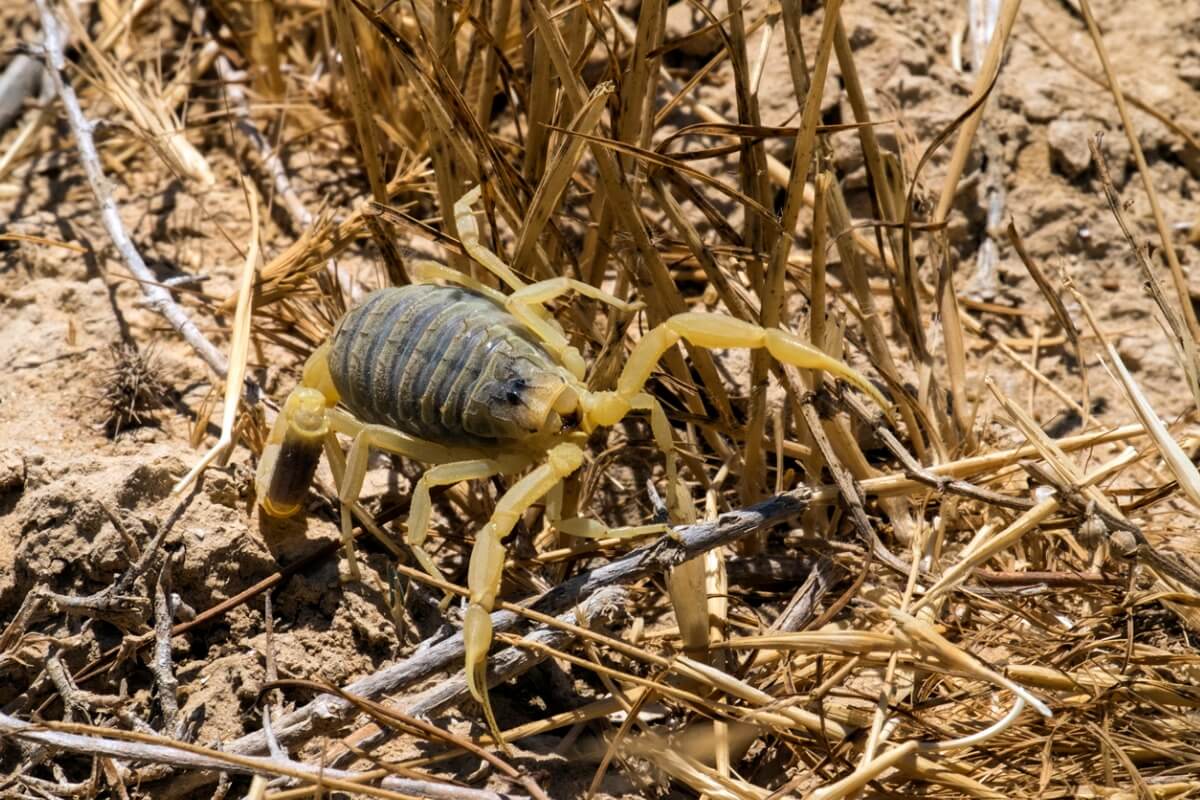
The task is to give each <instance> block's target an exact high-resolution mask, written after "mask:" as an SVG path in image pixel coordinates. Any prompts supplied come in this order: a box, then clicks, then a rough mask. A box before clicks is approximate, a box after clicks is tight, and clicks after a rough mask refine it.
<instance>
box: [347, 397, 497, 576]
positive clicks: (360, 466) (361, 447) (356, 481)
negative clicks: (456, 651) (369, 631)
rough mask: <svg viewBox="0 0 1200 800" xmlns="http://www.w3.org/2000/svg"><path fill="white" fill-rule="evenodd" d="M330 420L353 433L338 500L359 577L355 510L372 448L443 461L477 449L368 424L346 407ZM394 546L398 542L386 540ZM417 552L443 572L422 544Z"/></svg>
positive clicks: (426, 565)
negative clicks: (454, 447)
mask: <svg viewBox="0 0 1200 800" xmlns="http://www.w3.org/2000/svg"><path fill="white" fill-rule="evenodd" d="M329 419H330V424H331V425H332V426H333V428H334V430H336V431H338V432H339V433H343V434H347V435H350V436H353V437H354V439H353V441H352V442H351V444H350V451H349V452H348V453H347V454H346V461H345V467H344V468H343V470H342V476H341V480H340V481H339V485H338V500H339V501H340V502H341V506H342V510H341V523H342V524H341V527H342V544H343V546H344V547H345V549H346V559H347V561H348V563H349V568H350V576H351V577H352V578H353V579H354V580H359V578H360V573H359V571H358V559H357V558H356V557H355V553H354V530H353V527H354V526H353V521H352V515H353V514H359V515H360V516H361V514H362V513H363V512H362V510H361V508H359V506H358V495H359V492H361V491H362V484H363V479H364V478H365V477H366V474H367V462H368V458H369V457H370V454H371V449H372V448H374V449H377V450H383V451H385V452H388V453H395V454H396V455H400V456H404V457H405V458H411V459H413V460H414V461H422V462H425V463H428V464H440V463H447V462H452V461H460V460H462V459H464V458H469V457H471V456H472V455H475V454H474V453H468V452H466V451H459V450H452V449H450V448H447V447H442V446H441V445H437V444H434V443H432V442H426V441H424V440H423V439H418V438H416V437H415V436H409V435H408V434H406V433H402V432H400V431H398V430H395V429H394V428H389V427H387V426H386V425H366V424H363V423H361V422H359V421H358V420H356V419H354V418H353V417H351V416H350V415H349V414H346V413H345V412H342V411H336V410H333V411H330V412H329ZM383 543H384V544H385V545H387V546H388V547H389V548H391V549H395V545H394V544H393V543H392V542H390V541H386V540H385V541H384V542H383ZM412 553H413V556H414V557H415V558H416V559H417V562H418V563H419V564H420V565H421V567H422V568H423V569H424V570H425V571H426V572H428V573H429V574H430V575H433V576H434V577H437V578H441V577H442V575H441V573H440V572H439V571H438V569H437V567H436V566H435V565H434V563H433V560H432V559H431V558H430V557H429V555H428V554H427V553H426V552H425V551H424V550H423V549H421V548H418V547H414V548H412Z"/></svg>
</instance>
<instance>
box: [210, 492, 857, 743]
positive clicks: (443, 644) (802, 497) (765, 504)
mask: <svg viewBox="0 0 1200 800" xmlns="http://www.w3.org/2000/svg"><path fill="white" fill-rule="evenodd" d="M836 497H837V493H836V491H832V490H818V491H817V492H814V491H813V490H811V489H808V488H800V489H795V490H793V491H790V492H786V493H784V494H780V495H775V496H774V497H770V498H768V499H766V500H764V501H762V502H761V503H756V504H754V505H752V506H749V507H748V508H744V509H739V510H737V511H730V512H728V513H725V514H722V515H721V516H719V517H718V518H717V519H716V520H714V521H712V522H704V523H701V524H698V525H688V526H686V527H682V528H677V529H675V530H674V531H673V532H672V533H671V534H669V535H668V536H664V537H663V538H662V539H659V540H658V541H656V542H654V543H653V544H649V545H646V546H644V547H639V548H637V549H636V550H633V551H631V552H629V553H627V554H626V555H625V556H623V557H621V558H619V559H617V560H616V561H613V562H611V563H609V564H605V565H603V566H601V567H597V568H596V569H593V570H590V571H588V572H584V573H581V574H579V575H576V576H575V577H574V578H572V579H570V580H568V581H564V582H563V583H561V584H559V585H558V586H556V587H555V588H553V589H551V590H550V591H548V592H546V593H545V594H543V595H542V596H541V597H540V598H537V599H536V600H535V601H534V602H533V603H532V604H531V607H532V608H533V609H534V610H536V611H539V612H541V613H543V614H555V613H561V612H562V611H564V610H566V609H570V608H573V607H575V606H576V605H579V604H581V603H584V602H587V600H588V598H590V597H592V595H594V594H595V593H597V592H599V591H600V590H602V589H604V588H605V587H609V586H613V585H621V584H628V583H632V582H633V581H636V580H639V579H641V578H644V577H646V576H649V575H655V574H661V573H663V572H665V571H666V570H668V569H670V568H671V567H673V566H675V565H677V564H682V563H683V562H684V561H687V560H688V559H690V558H695V557H696V556H698V555H700V554H701V553H705V552H707V551H709V550H712V549H714V548H717V547H721V546H722V545H725V544H730V543H732V542H735V541H737V540H738V539H741V538H743V537H745V536H749V535H750V534H752V533H756V532H758V531H762V530H766V529H767V528H769V527H770V526H772V525H775V524H778V523H780V522H784V521H786V520H788V519H791V518H792V517H795V516H797V515H798V514H802V513H803V512H804V510H805V509H806V508H808V506H809V504H810V503H812V502H814V501H817V502H820V501H823V502H830V501H832V500H834V499H835V498H836ZM504 605H508V604H504ZM519 621H520V617H519V616H518V615H517V614H516V613H515V612H513V611H506V610H504V611H497V612H494V613H493V614H492V627H493V629H494V630H495V631H496V632H497V633H502V632H506V631H511V630H512V629H513V628H515V627H516V625H517V623H518V622H519ZM462 658H463V637H462V633H455V634H453V635H451V636H448V637H446V638H444V639H442V640H440V641H436V642H432V643H430V644H429V645H428V646H426V647H422V648H421V649H420V650H418V651H417V652H416V653H415V654H414V655H412V656H410V657H409V658H406V659H403V660H402V661H399V662H397V663H395V664H393V665H391V666H390V667H386V668H384V669H382V670H380V671H379V672H376V673H373V674H371V675H368V676H366V677H364V678H360V679H359V680H357V681H354V682H353V683H351V684H349V685H347V686H346V687H345V691H346V692H347V693H349V694H352V695H356V696H358V697H362V698H370V699H373V698H377V697H381V696H383V695H385V694H389V693H392V692H396V691H398V690H400V689H403V688H405V687H407V686H412V685H413V684H415V683H417V682H419V681H422V680H425V679H426V678H428V677H430V676H432V675H435V674H437V673H439V672H442V671H443V670H445V669H447V668H449V667H451V666H452V665H454V666H458V664H459V663H461V661H462ZM355 713H357V710H356V709H355V708H354V706H353V705H351V704H350V703H349V702H347V701H345V700H342V699H341V698H337V697H332V696H328V695H322V696H321V697H318V698H316V699H314V700H313V701H312V702H310V703H308V704H306V705H304V706H302V707H300V708H298V709H296V710H295V711H293V712H291V713H290V714H287V715H285V716H284V717H282V718H280V719H278V720H276V721H275V734H276V736H277V737H278V739H279V741H280V742H282V743H284V744H287V743H288V742H294V741H298V740H301V739H307V738H309V737H311V736H313V735H316V734H318V733H321V732H325V731H328V730H332V729H335V728H337V727H339V726H341V725H342V724H344V723H345V722H346V720H348V719H350V718H351V717H352V716H353V715H354V714H355ZM224 749H225V752H229V753H239V754H253V753H265V752H267V740H266V736H265V735H264V734H263V732H262V731H258V732H255V733H251V734H248V735H246V736H243V737H242V738H240V739H237V740H235V741H233V742H230V743H229V745H228V746H227V747H225V748H224Z"/></svg>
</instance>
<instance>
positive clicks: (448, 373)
mask: <svg viewBox="0 0 1200 800" xmlns="http://www.w3.org/2000/svg"><path fill="white" fill-rule="evenodd" d="M479 196H480V190H479V187H476V188H475V189H473V190H471V191H470V192H468V193H467V194H466V195H464V196H463V197H462V199H460V200H459V201H458V202H457V203H456V204H455V207H454V213H455V220H456V222H457V227H458V232H459V236H460V238H461V240H462V244H463V246H464V248H465V250H466V251H467V253H468V254H469V255H470V257H471V258H473V259H474V260H475V261H476V262H478V263H479V264H480V265H482V266H483V267H484V268H486V269H487V270H488V271H490V272H491V273H492V274H493V275H495V276H496V277H497V278H498V279H499V280H500V281H501V282H502V283H504V284H505V285H506V286H508V287H509V289H510V290H511V294H508V295H504V294H502V293H501V292H498V291H496V290H494V289H491V288H489V287H487V286H484V285H483V284H481V283H479V282H478V281H475V280H473V279H472V278H470V277H468V276H466V275H464V274H462V273H460V272H458V271H457V270H452V269H450V268H448V267H445V266H442V265H439V264H436V263H433V262H421V263H419V264H417V265H415V268H414V270H413V271H414V274H415V277H416V278H417V279H418V281H419V282H418V283H416V284H414V285H411V286H406V287H403V288H386V289H379V290H377V291H374V292H372V293H371V294H370V295H368V296H367V297H366V298H365V299H364V301H363V302H362V303H361V304H360V305H359V306H357V307H356V308H354V309H352V310H350V311H349V312H347V313H346V315H345V316H344V317H343V318H342V319H341V321H340V322H339V323H338V325H337V328H336V329H335V330H334V332H333V335H332V336H331V337H330V338H329V340H328V341H326V342H325V343H324V344H322V345H321V346H320V347H318V348H317V350H316V351H314V352H313V354H312V355H311V356H310V357H309V359H308V361H307V362H306V364H305V366H304V372H303V378H302V379H301V382H300V385H299V386H297V387H296V388H295V389H293V390H292V392H291V393H290V394H289V395H288V397H287V400H286V401H285V403H284V404H283V408H282V411H281V413H280V414H279V417H278V419H277V420H276V422H275V425H274V427H273V428H272V430H271V434H270V437H269V438H268V440H267V444H266V447H265V449H264V451H263V455H262V459H261V461H260V463H259V468H258V474H257V492H258V502H259V504H260V505H261V506H262V508H263V510H264V511H265V512H266V513H267V514H270V515H272V516H275V517H286V516H290V515H292V514H295V513H296V512H297V511H299V510H300V509H301V508H302V506H303V504H304V499H305V497H306V495H307V492H308V486H309V483H310V482H311V480H312V476H313V473H314V472H315V470H316V467H317V463H318V461H319V459H320V456H321V453H322V451H324V452H326V453H328V458H329V460H330V462H331V465H334V466H335V468H334V473H335V477H336V478H337V483H338V486H337V488H338V497H339V500H340V502H341V527H342V537H343V540H344V542H345V546H346V549H347V557H348V559H349V564H350V570H351V573H352V576H354V577H357V574H358V570H357V565H356V562H355V559H354V554H353V549H352V541H353V535H352V521H351V511H352V509H354V508H355V507H356V506H357V500H358V495H359V492H360V490H361V488H362V483H363V478H364V475H365V473H366V469H367V463H368V455H369V453H370V451H371V450H372V449H378V450H382V451H385V452H388V453H395V454H397V455H400V456H404V457H406V458H410V459H413V460H415V461H419V462H424V463H427V464H430V465H433V466H431V467H430V469H428V471H426V472H425V473H424V475H423V476H422V477H421V479H420V480H419V481H418V483H417V485H416V488H415V489H414V491H413V496H412V504H411V508H410V510H409V515H408V521H407V525H406V531H405V541H406V542H407V544H408V546H409V547H410V548H411V549H412V552H413V554H414V556H415V557H416V558H417V560H418V561H419V563H420V564H421V565H422V567H423V568H424V569H425V570H426V571H428V572H429V573H430V574H431V575H434V576H437V577H441V575H440V572H439V570H438V568H437V566H436V564H435V563H434V561H433V558H432V557H431V556H430V555H429V554H428V553H427V552H426V551H425V549H424V547H423V544H424V541H425V538H426V535H427V533H428V524H429V517H430V500H429V490H430V489H431V488H432V487H435V486H447V485H452V484H456V483H459V482H461V481H468V480H477V479H481V478H488V477H491V476H495V475H517V474H520V473H524V475H523V477H521V478H520V479H519V480H517V481H516V482H515V483H514V484H512V486H511V488H509V489H508V490H507V491H506V492H505V493H504V495H503V496H502V497H501V498H500V499H499V501H498V502H497V503H496V509H495V512H494V513H493V514H492V516H491V519H489V520H488V522H487V523H486V524H485V525H484V526H483V527H482V528H481V529H480V530H479V532H478V534H477V535H476V538H475V547H474V549H473V550H472V552H471V559H470V566H469V570H468V577H467V586H468V589H469V590H470V599H469V605H468V607H467V610H466V614H465V616H464V619H463V639H464V644H465V653H466V674H467V681H468V685H469V687H470V690H471V693H472V695H473V696H474V697H475V698H476V700H478V701H479V702H480V704H481V706H482V707H483V710H484V713H485V716H486V717H487V721H488V723H489V725H490V727H492V728H493V730H497V729H496V725H495V719H494V717H493V715H492V711H491V706H490V703H489V701H488V696H487V684H486V666H487V653H488V649H489V647H490V646H491V643H492V625H491V620H490V612H491V610H492V607H493V605H494V604H495V602H496V596H497V594H498V593H499V591H500V581H501V577H502V572H503V569H504V562H505V558H506V551H505V545H504V540H505V538H506V537H507V536H508V535H509V534H510V533H511V532H512V530H513V527H514V526H515V525H516V523H517V520H519V519H520V518H521V516H522V514H523V513H524V512H525V511H526V510H527V509H529V508H530V507H531V506H532V505H533V504H535V503H538V502H539V501H541V500H542V499H543V498H545V497H547V495H551V498H550V499H551V502H547V519H548V521H549V522H550V524H552V525H554V526H556V527H557V528H558V529H559V530H562V531H565V532H567V533H569V534H573V535H579V536H588V537H600V536H605V535H608V534H609V533H610V531H609V529H608V528H607V527H605V526H604V525H603V524H601V523H599V522H597V521H595V520H591V519H573V520H561V519H555V517H556V516H557V513H556V509H557V508H558V507H559V504H558V503H556V502H553V500H554V497H555V495H554V493H555V492H556V491H558V490H560V488H561V483H562V481H563V480H564V479H565V478H567V477H569V476H570V475H572V474H573V473H574V472H575V471H576V470H578V469H579V468H580V466H581V465H582V464H583V461H584V451H583V445H584V441H585V439H586V437H587V434H588V433H589V432H591V431H592V430H594V429H595V428H597V427H599V426H608V425H614V424H616V423H617V422H619V421H620V420H621V419H622V418H623V417H625V415H627V414H628V413H629V412H631V411H641V412H648V413H649V415H650V423H651V429H652V432H653V436H654V439H655V442H656V444H657V446H658V447H659V448H660V449H661V450H662V452H663V453H664V454H665V456H666V471H667V480H668V484H669V489H670V496H672V497H673V496H675V488H676V481H677V467H676V460H675V455H674V445H673V441H672V435H671V426H670V424H669V423H668V421H667V417H666V414H665V413H664V412H663V409H662V407H661V406H660V405H659V403H658V400H657V399H655V398H654V397H653V396H652V395H650V394H648V393H646V392H645V391H643V387H644V385H645V383H646V381H647V379H648V378H649V377H650V374H651V371H652V370H653V369H654V367H655V365H656V364H657V362H658V360H659V358H660V357H661V356H662V355H663V353H665V352H666V351H667V350H668V349H669V348H671V347H673V346H674V345H675V344H676V343H677V342H679V341H680V340H681V339H682V340H685V341H687V342H689V343H691V344H692V345H695V346H698V347H704V348H712V349H721V348H743V347H744V348H751V349H754V348H763V347H765V348H766V349H767V351H768V352H769V353H770V354H771V355H772V356H773V357H774V358H776V359H777V360H779V361H781V362H783V363H786V364H791V365H793V366H796V367H803V368H811V369H821V370H825V371H826V372H829V373H830V374H833V375H837V376H840V377H841V378H843V379H845V380H846V381H848V382H849V383H851V384H853V385H854V386H856V387H858V388H859V389H861V390H862V391H864V392H866V393H867V394H868V395H870V396H871V397H872V399H874V401H875V402H876V403H878V404H879V405H880V407H881V408H884V409H887V408H888V404H887V401H886V400H885V399H884V397H883V395H882V394H880V392H879V391H878V390H877V389H876V388H875V387H874V386H873V385H872V384H871V383H870V382H868V381H867V379H866V378H865V377H863V376H862V375H861V374H859V373H858V372H856V371H854V370H853V369H851V368H850V367H848V366H846V365H845V364H843V363H841V362H840V361H837V360H835V359H833V358H830V357H829V356H827V355H825V354H824V353H822V352H820V351H818V350H815V349H813V348H812V347H810V346H809V345H807V344H805V343H804V342H802V341H801V340H799V339H798V338H796V337H795V336H793V335H792V334H790V333H787V332H786V331H783V330H779V329H773V328H771V329H768V328H762V327H760V326H758V325H753V324H751V323H748V322H743V321H741V320H737V319H734V318H732V317H728V316H724V315H720V314H710V313H684V314H677V315H675V316H673V317H671V318H669V319H667V320H666V321H665V322H663V323H662V324H660V325H658V326H657V327H655V328H653V329H652V330H650V331H649V332H648V333H646V335H644V336H643V337H642V338H641V339H640V340H639V341H638V342H637V344H636V345H635V346H634V347H633V350H632V352H631V353H630V355H629V358H628V360H627V361H626V363H625V365H624V367H623V369H622V371H621V374H620V377H619V378H618V379H617V384H616V388H615V389H614V390H611V391H598V392H594V391H590V390H588V388H587V385H586V381H585V367H586V365H585V362H584V359H583V356H582V355H581V354H580V352H579V351H578V350H577V349H576V348H575V347H573V346H572V345H571V344H570V343H569V342H568V340H567V338H566V336H565V335H564V333H563V330H562V328H561V327H559V325H558V324H557V323H556V322H555V321H554V320H553V318H551V317H550V316H549V313H548V311H547V310H546V308H545V307H544V304H545V303H547V302H549V301H551V300H553V299H555V298H557V297H560V296H562V295H563V294H566V293H568V292H572V291H573V292H578V293H579V294H582V295H584V296H586V297H589V298H592V299H594V300H597V301H600V302H603V303H607V304H608V305H611V306H613V307H615V308H617V309H620V310H623V311H635V310H637V306H635V305H633V304H629V303H626V302H624V301H622V300H619V299H618V298H616V297H613V296H612V295H609V294H607V293H605V292H603V291H601V290H599V289H597V288H596V287H594V286H591V285H589V284H587V283H583V282H581V281H577V280H572V279H570V278H565V277H562V278H553V279H550V280H545V281H540V282H538V283H533V284H526V283H524V282H523V281H522V280H521V279H520V278H518V277H517V276H516V274H515V273H514V272H513V271H512V270H511V269H510V268H509V267H508V266H507V265H506V264H504V262H503V261H501V260H500V258H499V257H498V256H496V255H495V254H494V253H492V252H491V251H490V250H488V249H487V248H486V247H484V246H483V245H482V244H480V241H479V229H478V225H477V223H476V220H475V216H474V213H473V211H472V205H473V204H474V203H475V202H476V201H477V200H478V199H479ZM434 280H440V281H443V282H445V283H448V284H450V285H448V286H447V285H438V284H434V283H432V281H434ZM572 417H574V418H577V419H578V427H575V428H569V427H568V426H567V425H565V423H564V420H565V419H569V418H572ZM337 434H341V435H344V436H347V437H349V438H350V439H351V444H350V450H349V452H348V453H346V454H345V455H343V452H342V450H341V445H340V444H339V443H338V440H337V438H336V435H337ZM343 465H344V466H343ZM531 468H532V469H531ZM339 473H340V474H339Z"/></svg>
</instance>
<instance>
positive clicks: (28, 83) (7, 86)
mask: <svg viewBox="0 0 1200 800" xmlns="http://www.w3.org/2000/svg"><path fill="white" fill-rule="evenodd" d="M44 69H45V68H44V67H43V66H42V63H41V62H40V61H38V60H37V59H35V58H31V57H30V56H27V55H25V54H24V53H17V54H16V55H15V56H13V57H12V60H11V61H9V62H8V66H7V67H5V68H4V73H3V74H2V75H0V133H3V132H4V131H6V130H8V126H9V125H11V124H12V123H13V121H15V120H16V119H17V117H19V116H20V115H21V110H22V109H23V108H24V107H25V100H26V98H28V97H32V96H33V95H34V94H35V93H36V92H37V91H38V86H39V84H41V82H42V80H43V75H44Z"/></svg>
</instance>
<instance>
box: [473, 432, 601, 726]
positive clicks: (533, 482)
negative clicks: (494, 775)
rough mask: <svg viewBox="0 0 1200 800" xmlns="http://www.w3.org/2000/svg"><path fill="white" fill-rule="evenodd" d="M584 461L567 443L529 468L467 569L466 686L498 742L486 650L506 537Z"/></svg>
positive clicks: (480, 538)
mask: <svg viewBox="0 0 1200 800" xmlns="http://www.w3.org/2000/svg"><path fill="white" fill-rule="evenodd" d="M581 464H583V451H582V450H581V449H579V447H578V446H577V445H574V444H571V443H569V442H563V443H561V444H557V445H555V446H554V447H552V448H550V450H549V452H548V453H547V454H546V463H545V464H542V465H541V466H539V467H538V468H537V469H535V470H533V471H532V472H530V473H529V474H528V475H526V476H525V477H523V478H521V480H519V481H517V482H516V483H515V484H513V486H512V487H511V488H510V489H509V490H508V491H507V492H505V493H504V495H503V496H502V497H501V498H500V500H499V501H498V502H497V503H496V510H495V511H494V512H493V513H492V518H491V519H490V520H488V522H487V524H485V525H484V526H483V528H481V529H480V531H479V533H478V535H477V536H476V538H475V548H474V550H472V551H471V565H470V569H469V570H468V572H467V587H468V588H469V589H470V590H471V597H470V604H469V605H468V606H467V613H466V615H465V617H464V618H463V643H464V645H465V649H466V673H467V686H468V688H470V690H471V694H472V695H473V696H474V697H475V699H476V700H478V701H479V704H480V705H482V706H483V713H484V716H485V717H486V718H487V722H488V726H489V727H490V728H491V730H492V735H493V737H494V738H495V740H496V741H497V742H498V743H500V744H501V745H502V746H503V743H504V740H503V738H501V736H500V728H499V726H498V725H497V724H496V717H495V715H494V714H493V713H492V704H491V701H489V700H488V691H487V690H488V686H487V654H488V649H489V648H490V647H491V644H492V620H491V616H490V613H491V610H492V608H493V606H495V604H496V596H497V595H498V594H499V593H500V580H501V578H502V576H503V574H504V561H505V558H506V556H507V553H506V550H505V547H504V544H503V540H504V539H505V537H507V536H508V535H509V534H510V533H511V532H512V529H513V527H514V526H515V525H516V524H517V520H519V519H520V518H521V515H522V514H524V513H525V511H526V510H527V509H528V508H529V507H530V506H532V505H533V504H534V503H536V502H537V501H538V500H540V499H541V498H542V497H544V496H545V495H546V494H547V493H548V492H549V491H550V490H551V489H553V488H554V487H555V486H557V485H558V484H559V483H560V482H561V481H562V480H563V479H564V478H566V477H567V476H569V475H571V474H573V473H574V472H575V471H576V470H578V469H579V467H580V465H581Z"/></svg>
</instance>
